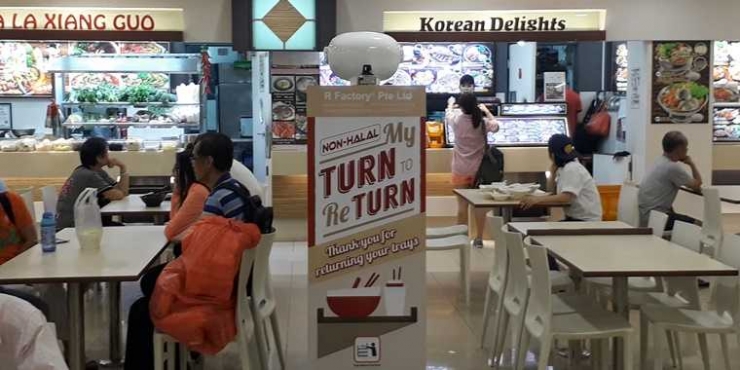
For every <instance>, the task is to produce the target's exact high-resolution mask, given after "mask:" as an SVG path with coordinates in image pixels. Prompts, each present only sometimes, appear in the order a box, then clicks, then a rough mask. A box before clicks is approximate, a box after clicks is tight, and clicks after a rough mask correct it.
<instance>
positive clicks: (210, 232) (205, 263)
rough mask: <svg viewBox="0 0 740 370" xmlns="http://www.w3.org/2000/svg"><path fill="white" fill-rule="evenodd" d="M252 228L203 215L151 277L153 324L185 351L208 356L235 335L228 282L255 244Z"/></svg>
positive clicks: (257, 236)
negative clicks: (170, 258) (178, 253)
mask: <svg viewBox="0 0 740 370" xmlns="http://www.w3.org/2000/svg"><path fill="white" fill-rule="evenodd" d="M260 236H261V234H260V232H259V229H258V228H257V226H256V225H254V224H245V223H243V222H240V221H235V220H229V219H225V218H222V217H209V218H206V219H204V220H201V221H199V222H198V223H196V224H195V225H193V226H192V232H191V233H190V234H189V235H188V236H187V237H186V238H185V240H183V244H182V255H181V256H180V257H178V258H177V259H175V260H174V261H172V262H171V263H170V264H169V265H167V267H165V269H164V271H162V274H161V275H159V278H158V279H157V284H156V286H155V288H154V293H153V294H152V298H151V301H150V302H149V310H150V315H151V318H152V321H153V322H154V326H155V327H156V328H157V329H159V330H160V331H162V332H163V333H166V334H168V335H170V336H171V337H173V338H175V339H176V340H177V341H178V342H180V343H182V344H184V345H186V346H187V347H188V348H189V349H191V350H194V351H197V352H200V353H203V354H206V355H214V354H216V353H218V352H220V351H221V350H222V349H223V348H224V347H226V345H227V344H229V343H230V342H231V341H232V340H233V339H234V336H236V322H235V309H236V304H235V298H234V297H235V296H234V282H235V278H236V276H237V274H238V273H239V265H240V261H241V255H242V253H243V252H244V251H245V250H246V249H251V248H254V247H255V246H257V244H258V243H259V240H260Z"/></svg>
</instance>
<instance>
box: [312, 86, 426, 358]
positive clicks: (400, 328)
mask: <svg viewBox="0 0 740 370" xmlns="http://www.w3.org/2000/svg"><path fill="white" fill-rule="evenodd" d="M308 95H309V97H308V100H309V104H308V107H309V116H310V118H309V131H310V135H309V142H308V188H309V200H308V204H309V212H308V214H309V219H308V245H309V247H308V276H309V283H308V296H309V298H308V305H309V306H308V315H309V316H308V327H309V329H308V333H309V334H308V335H309V336H308V338H309V340H308V343H309V359H310V361H311V364H309V365H308V366H306V368H309V369H353V368H358V367H364V366H368V367H373V368H375V369H380V370H406V369H423V368H424V366H425V365H426V345H425V337H426V327H425V323H426V309H425V305H426V293H425V292H426V289H425V286H426V271H425V264H426V256H425V244H426V242H425V235H426V214H425V212H426V209H425V197H424V194H425V191H424V189H425V177H426V176H425V172H426V170H425V155H426V145H425V143H424V136H425V135H424V118H423V117H424V116H425V115H426V93H425V91H424V89H423V88H421V87H394V86H351V87H314V88H311V89H310V90H309V93H308Z"/></svg>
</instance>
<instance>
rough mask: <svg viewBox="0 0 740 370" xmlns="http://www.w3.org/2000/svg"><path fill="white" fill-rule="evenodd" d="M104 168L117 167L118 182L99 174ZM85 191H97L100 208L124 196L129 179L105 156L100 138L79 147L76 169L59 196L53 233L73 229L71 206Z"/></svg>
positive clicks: (118, 164) (122, 167)
mask: <svg viewBox="0 0 740 370" xmlns="http://www.w3.org/2000/svg"><path fill="white" fill-rule="evenodd" d="M106 166H107V167H108V168H113V167H118V169H119V170H120V181H119V182H116V181H115V180H113V179H112V178H111V177H110V176H109V175H108V173H107V172H105V171H104V170H103V168H105V167H106ZM86 188H94V189H97V190H98V203H99V204H100V206H101V207H102V206H104V205H106V204H108V203H109V202H111V201H114V200H121V199H123V198H125V197H126V196H127V195H128V191H129V175H128V172H127V170H126V165H125V164H123V162H121V161H119V160H118V159H115V158H111V157H110V156H109V155H108V142H107V141H105V139H103V138H98V137H93V138H89V139H87V141H85V143H83V144H82V146H81V147H80V166H78V167H77V168H75V169H74V171H72V175H70V176H69V178H68V179H67V181H65V183H64V185H63V186H62V189H61V191H60V192H59V201H58V202H57V229H64V228H67V227H74V204H75V201H76V200H77V197H78V196H79V195H80V193H82V191H83V190H85V189H86Z"/></svg>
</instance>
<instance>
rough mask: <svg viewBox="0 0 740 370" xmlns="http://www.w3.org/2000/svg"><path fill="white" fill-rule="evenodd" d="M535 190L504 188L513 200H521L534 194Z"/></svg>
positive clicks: (531, 188)
mask: <svg viewBox="0 0 740 370" xmlns="http://www.w3.org/2000/svg"><path fill="white" fill-rule="evenodd" d="M536 190H537V188H535V187H533V186H511V187H508V188H506V191H507V192H508V193H509V194H510V195H511V198H512V199H514V200H521V199H523V198H524V197H526V196H529V195H532V194H534V192H535V191H536Z"/></svg>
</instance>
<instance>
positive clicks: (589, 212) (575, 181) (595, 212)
mask: <svg viewBox="0 0 740 370" xmlns="http://www.w3.org/2000/svg"><path fill="white" fill-rule="evenodd" d="M547 149H548V151H549V153H550V160H551V161H552V164H551V165H550V177H549V178H548V180H547V184H548V187H547V188H548V190H549V191H552V190H553V189H555V190H556V191H555V192H554V195H547V196H531V197H527V198H524V200H522V208H524V209H528V208H531V207H533V206H535V205H537V204H540V203H555V202H562V203H568V204H570V205H569V206H568V207H566V208H565V220H564V221H601V216H602V210H601V197H600V196H599V190H598V189H597V188H596V183H595V182H594V179H593V177H591V174H590V173H588V170H586V168H585V167H583V165H581V163H580V162H578V159H577V158H578V153H577V152H576V150H575V147H573V141H572V140H571V139H570V138H569V137H567V136H565V135H561V134H557V135H553V136H552V137H551V138H550V140H549V141H548V143H547ZM556 184H557V187H556V186H555V185H556Z"/></svg>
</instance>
